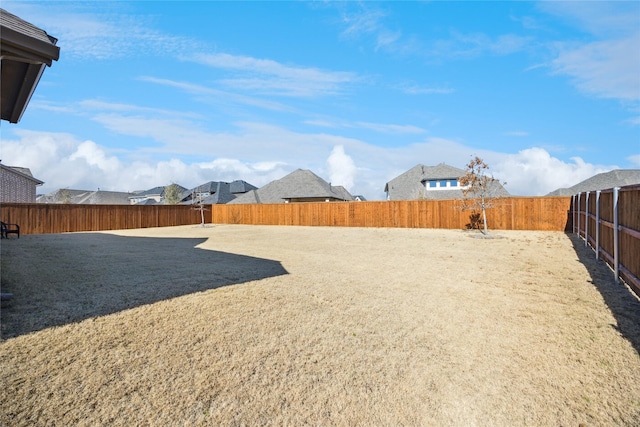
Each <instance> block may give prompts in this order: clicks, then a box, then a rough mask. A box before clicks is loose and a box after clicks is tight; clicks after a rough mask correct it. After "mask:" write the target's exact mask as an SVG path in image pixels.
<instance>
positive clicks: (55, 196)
mask: <svg viewBox="0 0 640 427" xmlns="http://www.w3.org/2000/svg"><path fill="white" fill-rule="evenodd" d="M130 196H131V193H123V192H119V191H102V190H98V191H90V190H71V189H59V190H56V191H53V192H51V193H49V194H45V195H44V196H39V197H38V198H37V200H36V201H37V202H38V203H71V204H78V205H128V204H129V203H130V202H129V197H130Z"/></svg>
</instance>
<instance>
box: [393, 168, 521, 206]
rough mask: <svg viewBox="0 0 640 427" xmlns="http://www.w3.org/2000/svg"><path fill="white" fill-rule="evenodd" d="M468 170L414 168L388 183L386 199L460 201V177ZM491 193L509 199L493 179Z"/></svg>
mask: <svg viewBox="0 0 640 427" xmlns="http://www.w3.org/2000/svg"><path fill="white" fill-rule="evenodd" d="M466 173H467V171H465V170H463V169H459V168H456V167H453V166H449V165H446V164H444V163H440V164H439V165H437V166H425V165H421V164H419V165H416V166H414V167H413V168H411V169H409V170H408V171H406V172H405V173H403V174H401V175H399V176H397V177H395V178H394V179H392V180H391V181H389V182H387V184H386V185H385V187H384V191H385V192H386V193H387V200H417V199H430V200H432V199H461V198H463V197H464V195H463V193H462V190H463V187H462V186H461V185H460V178H461V177H463V176H464V175H466ZM490 191H491V193H492V194H493V195H494V196H496V197H508V196H509V195H510V194H509V192H508V191H507V190H506V189H505V188H504V187H503V186H502V184H500V182H499V181H497V180H494V181H492V183H491V188H490Z"/></svg>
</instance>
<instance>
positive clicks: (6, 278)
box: [0, 233, 288, 339]
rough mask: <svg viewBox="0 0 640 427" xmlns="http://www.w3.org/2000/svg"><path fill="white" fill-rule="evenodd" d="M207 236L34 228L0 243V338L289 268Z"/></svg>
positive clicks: (245, 280) (284, 271) (282, 271)
mask: <svg viewBox="0 0 640 427" xmlns="http://www.w3.org/2000/svg"><path fill="white" fill-rule="evenodd" d="M206 240H207V239H206V238H198V239H192V238H143V237H123V236H116V235H111V234H102V233H75V234H55V235H32V236H24V237H21V238H20V239H12V241H10V242H3V244H2V292H10V293H12V294H13V298H12V300H11V301H9V302H2V310H1V311H0V316H1V317H0V320H1V328H2V329H1V332H2V338H3V339H7V338H11V337H16V336H19V335H23V334H26V333H29V332H34V331H39V330H42V329H44V328H48V327H52V326H61V325H65V324H68V323H73V322H78V321H81V320H84V319H87V318H91V317H95V316H102V315H108V314H112V313H116V312H119V311H122V310H126V309H130V308H134V307H137V306H141V305H144V304H152V303H155V302H158V301H162V300H166V299H170V298H175V297H179V296H183V295H187V294H191V293H195V292H201V291H206V290H209V289H215V288H219V287H222V286H229V285H237V284H240V283H245V282H248V281H253V280H260V279H264V278H268V277H274V276H279V275H284V274H288V273H287V271H286V270H285V269H284V268H283V267H282V265H281V264H280V262H278V261H273V260H268V259H262V258H254V257H250V256H244V255H237V254H231V253H225V252H217V251H212V250H206V249H200V248H197V245H199V244H201V243H203V242H205V241H206Z"/></svg>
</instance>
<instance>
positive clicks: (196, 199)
mask: <svg viewBox="0 0 640 427" xmlns="http://www.w3.org/2000/svg"><path fill="white" fill-rule="evenodd" d="M191 200H193V205H192V207H191V209H194V210H197V211H200V221H201V222H200V226H201V227H204V212H205V211H206V210H207V208H206V207H205V204H204V197H203V195H202V193H200V192H196V191H195V190H194V191H193V192H192V193H191Z"/></svg>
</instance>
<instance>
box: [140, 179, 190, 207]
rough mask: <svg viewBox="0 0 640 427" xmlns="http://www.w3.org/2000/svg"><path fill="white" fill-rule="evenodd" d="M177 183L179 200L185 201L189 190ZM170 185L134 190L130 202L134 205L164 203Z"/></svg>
mask: <svg viewBox="0 0 640 427" xmlns="http://www.w3.org/2000/svg"><path fill="white" fill-rule="evenodd" d="M171 185H176V186H177V190H178V193H179V195H178V197H177V198H178V199H179V202H178V203H180V202H182V201H184V200H185V199H186V198H187V197H188V196H189V194H190V192H189V190H187V189H186V188H184V187H183V186H181V185H178V184H171ZM167 187H168V186H165V187H153V188H151V189H149V190H144V191H134V192H133V194H132V195H130V196H129V203H130V204H132V205H155V204H164V203H165V199H166V190H167Z"/></svg>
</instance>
